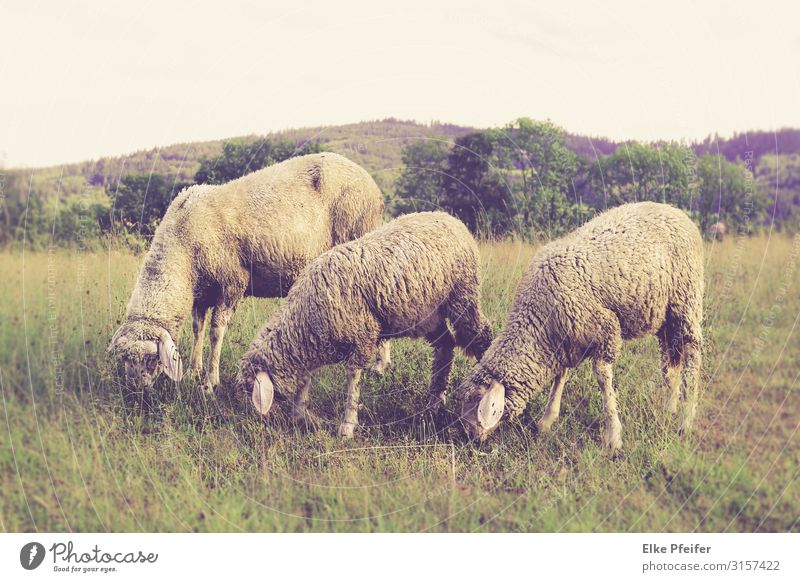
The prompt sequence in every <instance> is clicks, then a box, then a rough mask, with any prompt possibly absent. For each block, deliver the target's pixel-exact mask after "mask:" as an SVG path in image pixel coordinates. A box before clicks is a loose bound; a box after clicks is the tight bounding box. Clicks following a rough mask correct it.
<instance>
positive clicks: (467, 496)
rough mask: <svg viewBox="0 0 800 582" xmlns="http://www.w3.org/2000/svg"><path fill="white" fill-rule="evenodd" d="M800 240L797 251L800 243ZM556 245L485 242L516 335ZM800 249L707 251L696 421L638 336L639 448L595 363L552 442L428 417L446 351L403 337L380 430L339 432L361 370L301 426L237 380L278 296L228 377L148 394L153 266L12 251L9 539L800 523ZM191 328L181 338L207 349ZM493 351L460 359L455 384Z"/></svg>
mask: <svg viewBox="0 0 800 582" xmlns="http://www.w3.org/2000/svg"><path fill="white" fill-rule="evenodd" d="M793 243H794V244H793ZM534 250H535V249H534V248H533V247H531V246H529V245H526V244H523V243H499V242H498V243H491V244H485V245H483V246H482V257H483V268H484V283H483V292H484V298H483V303H484V309H485V311H486V312H487V314H488V315H489V317H490V318H491V319H492V320H493V322H494V325H495V326H496V328H497V329H499V327H500V326H501V325H502V322H503V320H504V318H505V313H506V310H507V309H508V305H509V303H510V301H511V299H512V297H513V294H514V290H515V288H516V284H517V282H518V280H519V278H520V276H521V274H522V270H523V268H524V266H525V265H526V264H527V262H528V260H529V259H530V257H531V256H532V254H533V252H534ZM799 254H800V243H798V242H795V241H792V240H791V239H787V238H782V237H773V238H771V239H767V238H754V239H741V240H736V239H728V240H726V241H724V242H723V243H716V244H713V245H709V247H708V251H707V283H708V290H707V314H706V325H705V331H706V336H707V340H708V341H707V346H706V357H705V365H704V374H703V392H702V397H701V407H700V416H699V419H698V426H697V430H696V433H695V434H694V435H693V436H692V437H690V438H684V439H682V438H679V437H678V436H677V435H676V425H675V420H674V419H672V418H669V417H667V416H665V415H664V414H663V413H662V411H661V408H660V401H661V387H660V374H659V371H658V353H657V348H656V343H655V341H654V340H653V338H647V339H644V340H641V341H635V342H630V343H628V344H626V345H625V347H624V349H623V353H622V357H621V358H620V360H619V362H618V364H617V366H616V376H615V379H616V383H617V387H618V392H619V400H620V411H621V420H622V423H623V439H624V448H623V454H622V455H621V457H620V458H618V459H614V460H611V459H608V458H606V457H605V456H604V455H603V454H602V450H601V447H600V440H599V422H600V419H601V409H602V401H601V399H600V397H599V394H598V391H597V386H596V383H595V381H594V379H593V378H592V376H591V373H590V371H589V369H588V366H586V365H584V366H582V367H581V368H579V370H578V371H577V372H576V373H575V374H574V375H573V376H572V377H571V378H570V381H569V382H568V384H567V388H566V390H565V395H564V402H563V405H562V418H561V419H560V420H559V421H558V423H557V424H556V425H555V431H554V433H553V434H552V435H537V434H536V431H535V428H534V424H535V419H536V418H537V417H538V416H539V415H540V414H541V411H542V409H543V406H544V403H545V400H546V395H545V394H544V393H542V394H540V395H538V396H537V397H536V398H535V399H534V401H533V402H531V404H530V411H529V412H530V415H529V416H526V417H525V418H524V419H523V420H522V421H520V422H516V423H510V424H509V425H508V426H507V427H505V428H504V429H503V430H501V431H500V432H499V433H498V434H497V435H496V437H495V438H494V439H493V440H492V441H491V442H490V443H488V444H486V445H484V446H482V447H476V446H474V445H472V444H470V443H467V442H465V441H464V440H463V439H462V438H461V434H460V430H459V427H458V425H457V421H456V415H455V412H454V410H450V411H449V412H448V413H446V414H443V415H440V416H438V417H436V418H431V417H429V416H426V415H420V414H419V411H420V410H421V408H422V405H423V403H424V402H425V400H426V394H425V390H426V386H427V382H428V374H429V370H430V359H431V354H430V350H429V348H428V347H426V346H425V344H424V343H422V342H415V341H406V340H402V341H398V342H395V344H394V354H393V367H392V368H390V370H389V371H388V372H387V373H386V374H385V375H384V376H382V377H376V376H374V375H371V374H365V377H364V386H363V390H362V392H363V401H364V409H363V411H362V413H361V419H362V423H363V425H364V427H363V428H362V429H360V430H359V432H358V433H357V439H356V440H355V441H354V442H351V443H342V442H340V441H339V440H338V439H337V438H335V436H333V435H334V434H335V426H336V424H337V419H338V417H339V414H340V410H341V406H342V401H343V398H342V387H343V377H344V374H343V371H342V370H341V369H339V368H338V367H332V368H329V369H325V370H321V371H319V372H318V373H317V374H316V377H315V384H314V389H313V392H312V409H313V410H314V411H315V412H317V413H318V414H319V415H320V416H322V417H323V418H324V419H326V421H327V423H328V424H327V425H323V426H321V427H318V428H317V429H316V430H311V429H309V430H306V429H300V428H297V427H294V426H292V425H290V424H289V423H288V422H286V420H285V418H283V417H282V415H281V414H280V413H279V414H276V415H275V416H274V418H272V419H271V420H270V421H269V422H267V423H264V422H262V421H261V420H260V419H259V418H257V416H256V414H255V413H254V412H253V411H252V410H251V407H250V406H248V405H247V402H246V398H244V397H243V395H240V394H238V393H237V392H236V391H235V389H234V385H233V381H234V378H235V374H236V369H235V367H236V362H237V360H238V356H239V355H240V354H241V352H242V351H243V349H244V348H245V347H246V345H247V344H248V343H249V341H250V340H251V338H252V337H253V335H254V334H255V332H256V330H257V329H258V328H259V327H260V326H261V324H262V323H263V321H264V320H265V318H266V317H267V315H268V314H269V313H271V311H272V310H274V309H275V307H276V305H277V304H278V302H277V301H267V300H254V299H249V300H247V301H245V302H244V303H243V305H242V306H241V307H240V308H239V311H238V312H237V314H236V316H235V317H234V320H233V323H232V325H231V328H230V330H229V332H228V335H227V337H226V343H225V347H224V350H223V357H222V359H223V365H222V378H223V384H224V386H223V387H222V388H221V390H220V393H219V395H218V396H217V397H216V398H206V397H204V396H203V395H202V391H201V389H200V387H199V386H198V385H195V384H193V383H192V382H190V381H184V382H183V383H181V385H179V386H175V385H173V384H171V383H170V382H168V381H166V380H161V381H159V383H158V384H157V386H156V387H155V389H154V390H153V391H152V392H149V393H147V394H142V393H133V392H131V391H130V390H128V389H126V388H125V387H124V385H123V383H122V382H121V381H120V379H119V378H118V375H117V372H116V368H115V365H114V363H113V362H111V361H110V360H109V359H108V357H107V356H106V353H105V349H106V346H107V343H108V340H109V338H110V337H111V335H112V333H113V332H114V330H115V329H116V327H117V325H118V324H119V322H120V321H121V318H122V316H123V314H124V309H125V304H126V302H127V299H128V296H129V294H130V291H131V287H132V285H133V282H134V279H135V275H136V269H137V266H138V263H139V259H137V258H135V257H132V256H129V255H125V254H119V253H112V254H110V255H108V254H81V253H77V252H64V251H55V252H52V253H36V254H31V253H25V254H21V253H15V254H11V253H2V254H0V272H1V273H2V274H3V279H2V281H0V294H1V295H0V296H1V297H2V301H0V322H2V328H0V383H1V384H2V413H0V424H2V426H0V492H2V493H0V529H3V530H6V531H36V530H38V531H50V530H54V531H64V530H68V531H69V530H71V531H94V530H100V531H105V530H108V531H240V530H245V531H475V530H477V531H593V530H597V531H607V530H610V531H627V530H634V531H638V530H647V531H651V530H655V531H661V530H666V531H673V530H678V531H683V530H695V529H696V530H698V531H723V530H734V531H754V530H758V531H775V530H777V531H784V530H789V529H793V530H798V528H799V527H800V526H798V522H797V517H798V515H800V490H799V489H800V488H798V485H797V476H798V471H800V461H798V459H799V458H800V455H799V454H798V453H800V450H798V449H800V447H798V436H797V428H798V411H800V397H799V396H798V390H797V374H798V369H800V366H798V364H800V362H798V354H800V351H799V350H798V347H800V341H798V332H797V328H796V326H795V324H796V322H797V317H798V314H800V294H798V288H799V286H798V284H799V283H800V269H798V265H797V263H798V262H800V256H798V255H799ZM189 327H190V326H186V329H185V330H184V333H183V335H182V337H181V339H180V344H181V350H182V353H183V354H184V358H187V357H188V354H189V351H190V329H189ZM471 365H472V362H471V361H469V360H467V359H466V358H465V357H464V356H462V355H459V356H458V357H457V361H456V365H455V367H454V371H453V375H452V377H451V386H455V385H457V384H458V382H459V381H460V380H461V379H462V378H463V377H464V375H465V374H466V373H467V372H468V370H469V368H470V366H471Z"/></svg>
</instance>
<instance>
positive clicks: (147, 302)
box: [113, 153, 384, 357]
mask: <svg viewBox="0 0 800 582" xmlns="http://www.w3.org/2000/svg"><path fill="white" fill-rule="evenodd" d="M383 207H384V205H383V197H382V195H381V192H380V189H379V188H378V186H377V185H376V184H375V182H374V180H373V179H372V178H371V177H370V175H369V174H368V173H367V172H366V171H365V170H364V169H363V168H361V167H360V166H358V165H356V164H354V163H353V162H351V161H349V160H348V159H347V158H344V157H343V156H340V155H338V154H334V153H321V154H311V155H307V156H300V157H296V158H291V159H289V160H287V161H285V162H282V163H279V164H275V165H273V166H270V167H268V168H264V169H263V170H259V171H257V172H253V173H251V174H248V175H246V176H244V177H242V178H239V179H238V180H234V181H232V182H229V183H227V184H222V185H219V186H208V185H200V186H192V187H189V188H187V189H186V190H184V191H183V192H181V193H180V194H179V195H178V196H177V197H176V198H175V200H173V202H172V204H170V207H169V209H168V210H167V212H166V214H165V216H164V218H163V220H162V221H161V223H160V224H159V226H158V228H157V229H156V233H155V236H154V238H153V242H152V245H151V247H150V250H149V251H148V253H147V256H146V257H145V261H144V265H143V267H142V269H141V271H140V273H139V278H138V280H137V282H136V285H135V288H134V291H133V295H132V297H131V300H130V302H129V304H128V310H127V319H126V322H125V323H124V324H123V326H122V328H120V330H119V331H118V332H117V334H116V335H115V340H116V345H115V346H113V347H114V348H115V350H116V351H117V353H120V354H121V355H127V356H130V357H136V356H137V355H139V354H137V352H136V350H137V344H138V342H140V341H142V340H156V339H157V338H158V337H159V333H160V331H161V330H162V329H165V330H167V331H168V332H169V334H170V335H171V336H172V337H173V338H175V340H176V341H177V337H178V332H179V330H180V328H181V325H182V323H183V321H184V320H185V318H186V316H187V315H188V314H189V313H190V312H191V310H192V308H193V307H194V308H196V309H199V310H202V311H203V312H205V310H206V309H208V308H211V307H216V306H222V307H225V308H228V309H233V308H235V306H236V303H237V302H238V301H239V300H240V299H241V298H242V297H243V296H245V295H255V296H258V297H280V296H284V295H285V294H286V293H287V291H288V290H289V288H290V287H291V285H292V284H293V283H294V281H295V279H296V278H297V276H298V275H299V274H300V272H301V270H302V269H303V268H304V267H305V265H306V264H307V263H308V262H309V261H311V259H313V258H314V257H316V256H318V255H319V254H320V253H322V252H324V251H326V250H328V249H329V248H331V247H332V246H333V245H336V244H339V243H341V242H344V241H348V240H352V239H355V238H358V237H359V236H361V235H363V234H364V233H366V232H368V231H370V230H372V229H374V228H375V227H377V226H378V225H379V224H380V223H381V222H382V216H383ZM212 324H213V321H212Z"/></svg>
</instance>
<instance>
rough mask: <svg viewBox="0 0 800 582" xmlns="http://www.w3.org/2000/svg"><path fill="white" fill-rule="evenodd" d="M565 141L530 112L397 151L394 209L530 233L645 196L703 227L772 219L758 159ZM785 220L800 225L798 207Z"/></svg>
mask: <svg viewBox="0 0 800 582" xmlns="http://www.w3.org/2000/svg"><path fill="white" fill-rule="evenodd" d="M568 140H569V136H568V135H567V134H566V133H565V132H564V130H563V129H561V128H559V127H558V126H556V125H554V124H553V123H551V122H549V121H534V120H531V119H527V118H522V119H518V120H516V121H514V122H513V123H510V124H508V125H506V126H505V127H502V128H495V129H489V130H482V131H475V132H473V133H469V134H467V135H464V136H462V137H459V138H457V139H456V140H455V141H454V142H453V143H452V144H451V143H448V142H445V141H437V140H420V141H418V142H417V143H414V144H411V145H409V146H408V147H407V148H406V149H405V150H404V152H403V170H402V173H401V175H400V177H399V178H398V180H397V187H396V192H395V198H396V201H395V203H394V210H395V212H397V213H402V212H409V211H415V210H430V209H442V210H445V211H447V212H450V213H452V214H454V215H456V216H458V217H459V218H461V220H463V221H464V222H465V223H466V224H467V225H468V226H469V227H470V229H471V230H473V232H478V233H484V234H488V235H493V236H504V235H509V234H514V235H520V236H523V237H526V238H543V237H544V238H549V237H552V236H558V235H561V234H563V233H565V232H567V231H569V230H571V229H572V228H574V227H575V226H577V225H579V224H582V223H583V222H585V221H586V220H587V219H588V218H589V217H590V216H592V215H594V214H595V213H597V212H600V211H602V210H605V209H607V208H610V207H612V206H617V205H619V204H624V203H627V202H636V201H648V200H649V201H655V202H663V203H667V204H671V205H674V206H677V207H679V208H682V209H684V210H686V211H687V212H688V213H689V214H690V215H691V216H692V217H693V218H694V219H695V220H696V221H697V222H698V224H699V225H700V227H701V228H702V229H703V230H704V231H708V230H709V228H710V227H711V225H713V224H715V223H717V222H723V223H725V224H726V226H727V227H728V228H729V229H732V230H733V231H735V232H747V233H751V232H755V231H756V230H758V229H759V228H760V227H762V226H763V225H764V224H765V223H766V221H767V219H768V216H769V214H768V211H769V210H770V207H771V205H772V204H773V201H772V200H771V199H770V196H769V193H768V192H767V191H766V189H765V188H764V187H763V185H762V184H758V183H756V179H755V178H756V177H755V173H754V170H755V168H754V165H753V164H754V159H744V160H737V161H735V162H731V161H729V160H728V159H726V158H725V157H723V156H719V155H714V154H711V153H703V154H702V155H700V156H699V157H698V156H697V154H696V153H695V150H694V148H693V147H692V146H689V145H685V144H680V143H674V142H662V143H653V144H645V143H639V142H629V143H623V144H619V145H618V146H617V147H616V148H615V149H614V150H613V152H612V153H609V154H606V155H602V154H598V153H597V152H595V155H594V156H592V157H589V156H585V155H580V154H578V153H576V152H575V151H574V150H573V149H571V148H570V147H569V141H568ZM784 219H785V225H786V226H790V227H792V228H796V227H797V220H796V215H795V214H793V213H787V214H786V215H785V216H784Z"/></svg>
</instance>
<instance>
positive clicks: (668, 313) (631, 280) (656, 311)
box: [458, 202, 704, 452]
mask: <svg viewBox="0 0 800 582" xmlns="http://www.w3.org/2000/svg"><path fill="white" fill-rule="evenodd" d="M703 285H704V283H703V242H702V239H701V237H700V232H699V231H698V229H697V227H696V226H695V225H694V223H693V222H692V221H691V220H690V219H689V217H688V216H686V214H684V213H683V212H682V211H680V210H678V209H675V208H672V207H670V206H667V205H664V204H656V203H652V202H642V203H636V204H627V205H624V206H620V207H617V208H615V209H613V210H609V211H607V212H605V213H604V214H601V215H599V216H597V217H595V218H594V219H593V220H591V221H589V222H588V223H587V224H585V225H584V226H582V227H581V228H579V229H577V230H576V231H574V232H573V233H572V234H570V235H568V236H567V237H565V238H563V239H561V240H558V241H555V242H553V243H551V244H548V245H547V246H545V247H544V248H542V249H541V250H539V251H538V252H537V253H536V255H535V256H534V258H533V260H532V261H531V264H530V265H529V266H528V269H527V271H526V273H525V275H524V276H523V279H522V281H521V282H520V284H519V287H518V289H517V293H516V296H515V298H514V301H513V304H512V306H511V310H510V312H509V316H508V321H507V323H506V325H505V327H504V329H503V331H502V332H501V333H500V334H498V336H497V338H496V339H495V341H494V342H493V344H492V346H491V347H490V348H489V349H488V350H487V352H486V354H485V355H484V357H483V359H482V360H481V361H480V363H479V364H478V365H477V366H476V367H475V368H474V369H473V371H472V372H471V374H470V375H469V376H468V377H467V379H466V380H465V381H464V382H463V383H462V385H461V386H460V387H459V392H458V393H459V395H460V397H461V398H462V399H463V402H462V412H461V414H462V424H463V425H464V428H465V430H466V431H467V433H468V434H469V435H470V436H471V437H473V438H476V439H479V440H483V439H485V438H486V437H487V436H488V435H489V433H491V432H492V431H493V430H494V429H495V428H496V427H497V426H498V424H499V422H500V419H501V417H502V415H503V413H504V411H505V413H506V415H507V416H509V417H514V416H517V415H519V414H520V413H521V412H522V411H523V409H524V407H525V406H526V404H527V403H528V401H529V400H530V398H531V397H532V396H533V395H534V393H535V392H537V391H538V390H539V389H540V388H541V387H542V386H543V385H544V383H545V382H546V381H548V379H551V378H554V382H553V386H552V390H551V391H550V398H549V401H548V403H547V407H546V409H545V413H544V416H543V418H542V419H541V421H540V422H539V428H540V430H542V431H548V430H550V428H551V426H552V424H553V422H554V421H555V420H556V418H558V414H559V410H560V405H561V393H562V391H563V389H564V383H565V382H566V379H567V373H568V371H569V370H570V369H571V368H574V367H576V366H577V365H578V364H579V363H580V362H581V361H582V360H584V359H585V358H591V359H592V360H593V363H594V373H595V375H596V377H597V381H598V383H599V385H600V389H601V391H602V393H603V399H604V404H605V428H604V432H603V444H604V445H605V447H606V448H607V449H608V450H609V451H611V452H613V451H615V450H617V449H619V448H620V447H621V446H622V437H621V430H622V427H621V424H620V421H619V418H618V416H617V402H616V394H615V392H614V388H613V386H612V365H613V363H614V361H615V360H616V359H617V356H618V355H619V350H620V344H621V340H623V339H632V338H639V337H643V336H645V335H650V334H655V335H656V336H657V338H658V341H659V345H660V351H661V372H662V375H663V380H664V383H665V384H666V386H667V399H666V401H665V402H666V406H667V408H668V410H669V411H670V412H672V413H675V412H677V406H678V399H679V389H680V390H681V393H682V396H683V398H684V400H685V402H684V406H683V413H682V421H681V429H682V432H688V431H689V430H690V429H691V426H692V421H693V419H694V416H695V411H696V408H697V383H698V375H699V370H700V359H701V346H702V340H703V338H702V330H701V327H700V326H701V319H702V315H703ZM681 362H682V363H683V378H682V381H681V382H680V383H677V382H672V381H671V379H670V375H671V372H672V371H673V370H674V369H676V368H677V367H678V366H679V365H680V364H681Z"/></svg>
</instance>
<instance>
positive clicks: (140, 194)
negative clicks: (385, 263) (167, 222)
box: [111, 174, 189, 236]
mask: <svg viewBox="0 0 800 582" xmlns="http://www.w3.org/2000/svg"><path fill="white" fill-rule="evenodd" d="M188 185H189V184H187V183H180V182H175V181H167V180H166V179H165V178H164V176H161V175H160V174H128V175H127V176H124V177H123V178H122V179H121V180H120V183H119V187H118V188H117V191H116V194H115V195H114V197H113V199H114V202H113V206H112V209H111V217H112V223H113V225H114V228H122V229H124V230H126V231H128V232H135V233H139V234H142V235H144V236H152V234H153V233H154V232H155V229H156V226H158V222H159V221H160V220H161V217H162V216H164V213H165V212H166V211H167V208H168V207H169V204H170V202H172V199H173V198H175V196H176V195H177V194H178V193H179V192H180V191H181V190H183V189H184V188H185V187H187V186H188Z"/></svg>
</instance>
